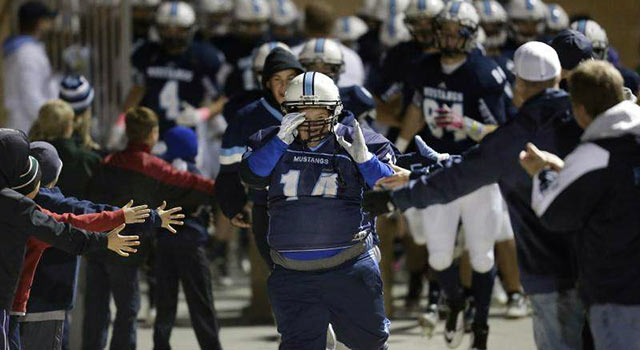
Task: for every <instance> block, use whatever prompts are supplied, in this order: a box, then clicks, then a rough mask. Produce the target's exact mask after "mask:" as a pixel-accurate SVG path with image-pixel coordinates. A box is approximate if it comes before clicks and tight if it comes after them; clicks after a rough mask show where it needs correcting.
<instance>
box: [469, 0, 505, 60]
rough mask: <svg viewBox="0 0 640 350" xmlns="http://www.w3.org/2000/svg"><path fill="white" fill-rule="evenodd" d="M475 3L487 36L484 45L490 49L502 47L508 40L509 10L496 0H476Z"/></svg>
mask: <svg viewBox="0 0 640 350" xmlns="http://www.w3.org/2000/svg"><path fill="white" fill-rule="evenodd" d="M475 5H476V10H477V11H478V15H479V16H480V26H481V27H482V29H483V30H484V32H485V36H486V38H485V41H484V43H483V45H484V46H485V47H486V48H488V49H493V48H499V47H502V46H503V45H504V44H505V43H506V42H507V21H508V17H507V11H505V9H504V7H502V5H500V3H499V2H497V1H495V0H482V1H476V2H475Z"/></svg>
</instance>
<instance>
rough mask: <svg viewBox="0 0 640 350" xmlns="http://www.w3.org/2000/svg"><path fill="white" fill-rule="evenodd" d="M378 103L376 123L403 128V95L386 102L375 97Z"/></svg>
mask: <svg viewBox="0 0 640 350" xmlns="http://www.w3.org/2000/svg"><path fill="white" fill-rule="evenodd" d="M374 99H375V101H376V121H377V122H379V123H380V124H382V125H386V126H390V127H401V126H402V123H401V119H402V118H401V117H402V113H401V112H402V94H396V95H394V96H392V97H390V98H389V99H388V100H386V101H382V100H381V99H380V98H378V97H377V96H374Z"/></svg>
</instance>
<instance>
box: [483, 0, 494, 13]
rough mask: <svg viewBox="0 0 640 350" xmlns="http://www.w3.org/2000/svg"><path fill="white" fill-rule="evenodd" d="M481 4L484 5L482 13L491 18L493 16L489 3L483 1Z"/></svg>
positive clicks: (487, 0) (486, 0)
mask: <svg viewBox="0 0 640 350" xmlns="http://www.w3.org/2000/svg"><path fill="white" fill-rule="evenodd" d="M482 4H483V5H484V13H486V14H487V16H491V15H492V14H493V10H492V9H491V1H489V0H485V1H483V2H482Z"/></svg>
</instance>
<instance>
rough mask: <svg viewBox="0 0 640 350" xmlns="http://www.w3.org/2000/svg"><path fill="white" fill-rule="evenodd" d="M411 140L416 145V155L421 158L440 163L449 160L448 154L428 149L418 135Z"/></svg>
mask: <svg viewBox="0 0 640 350" xmlns="http://www.w3.org/2000/svg"><path fill="white" fill-rule="evenodd" d="M413 140H414V141H415V143H416V147H417V148H418V153H420V155H421V156H423V157H425V158H427V159H429V160H432V161H434V162H442V161H445V160H447V159H449V157H450V155H449V153H438V152H436V150H434V149H433V148H431V147H429V145H427V143H426V142H424V140H423V139H422V137H420V135H416V136H415V137H414V138H413Z"/></svg>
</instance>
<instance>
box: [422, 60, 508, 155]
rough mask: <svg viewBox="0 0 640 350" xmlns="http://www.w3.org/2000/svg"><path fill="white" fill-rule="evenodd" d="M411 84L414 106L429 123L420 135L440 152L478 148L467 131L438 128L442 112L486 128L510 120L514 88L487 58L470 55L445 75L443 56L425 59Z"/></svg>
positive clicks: (455, 151)
mask: <svg viewBox="0 0 640 350" xmlns="http://www.w3.org/2000/svg"><path fill="white" fill-rule="evenodd" d="M411 84H412V86H413V88H414V90H415V93H414V96H413V104H414V105H415V106H416V107H418V108H420V109H421V110H422V114H423V116H424V118H425V122H426V126H425V128H424V129H423V130H422V131H421V132H420V135H421V136H422V138H423V139H424V140H425V142H426V143H427V144H428V145H430V146H431V147H433V148H434V149H435V150H437V151H438V152H446V153H451V154H460V153H462V152H463V151H464V150H466V149H468V148H469V147H471V146H473V145H474V144H475V142H474V141H473V140H471V139H470V138H468V137H467V136H466V134H465V132H464V131H463V130H456V131H451V130H446V129H443V128H440V127H438V126H437V125H436V123H435V117H436V115H437V112H436V111H437V110H438V109H439V108H443V107H445V106H447V107H448V108H450V109H452V110H453V111H454V112H455V113H457V114H459V115H464V116H466V117H469V118H472V119H474V120H477V121H479V122H481V123H483V124H494V125H497V124H503V123H504V122H506V120H507V105H508V101H507V100H508V99H510V97H509V94H510V93H511V91H510V89H511V88H510V85H509V84H508V82H507V76H506V74H505V72H504V71H503V70H502V69H501V68H500V67H499V66H498V65H497V64H496V63H495V62H494V61H493V60H491V59H489V58H487V57H486V56H483V55H480V54H470V55H468V56H467V59H466V61H465V62H464V63H463V64H462V65H461V66H460V67H458V68H457V69H455V70H454V71H453V72H450V74H447V73H445V72H444V71H443V67H442V65H441V63H440V55H438V54H436V55H430V56H424V57H423V59H422V60H421V61H420V63H419V64H418V69H417V70H416V72H414V74H413V76H412V83H411Z"/></svg>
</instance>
